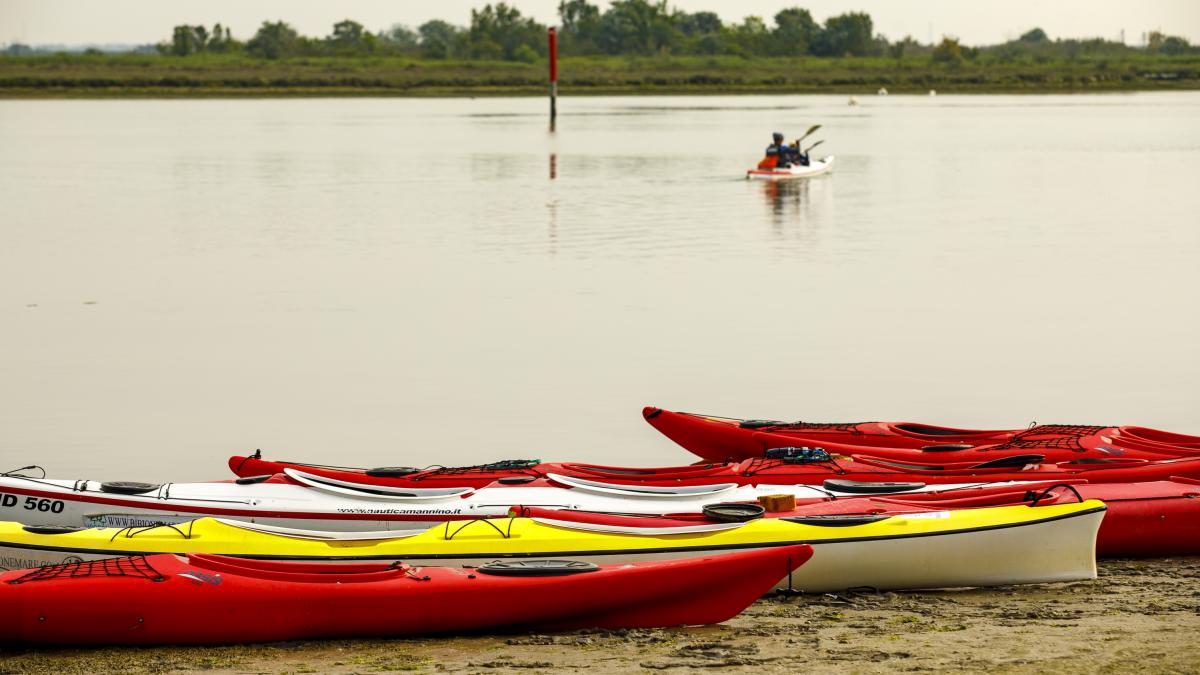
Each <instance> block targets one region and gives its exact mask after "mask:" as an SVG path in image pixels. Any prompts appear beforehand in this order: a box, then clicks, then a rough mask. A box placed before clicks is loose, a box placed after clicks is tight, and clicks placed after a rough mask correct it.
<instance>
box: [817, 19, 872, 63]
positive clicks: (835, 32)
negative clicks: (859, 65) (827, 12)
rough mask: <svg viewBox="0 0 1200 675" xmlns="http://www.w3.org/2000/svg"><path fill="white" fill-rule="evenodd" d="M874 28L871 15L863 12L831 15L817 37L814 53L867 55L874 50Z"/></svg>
mask: <svg viewBox="0 0 1200 675" xmlns="http://www.w3.org/2000/svg"><path fill="white" fill-rule="evenodd" d="M873 29H874V26H873V24H872V23H871V16H870V15H869V14H865V13H863V12H848V13H846V14H841V15H839V16H831V17H829V19H828V20H826V21H825V30H823V31H821V34H820V36H819V37H818V38H817V40H816V43H815V44H814V46H813V53H814V54H817V55H818V56H867V55H869V54H871V53H872V52H873V51H874V50H873V47H874V44H873V41H872V39H871V36H872V35H873V33H874V31H873Z"/></svg>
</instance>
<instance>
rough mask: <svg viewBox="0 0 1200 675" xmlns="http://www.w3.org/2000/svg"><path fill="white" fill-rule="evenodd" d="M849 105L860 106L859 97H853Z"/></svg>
mask: <svg viewBox="0 0 1200 675" xmlns="http://www.w3.org/2000/svg"><path fill="white" fill-rule="evenodd" d="M847 105H858V97H857V96H851V97H850V101H849V102H848V103H847Z"/></svg>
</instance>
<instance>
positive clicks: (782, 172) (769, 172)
mask: <svg viewBox="0 0 1200 675" xmlns="http://www.w3.org/2000/svg"><path fill="white" fill-rule="evenodd" d="M832 170H833V155H830V156H828V157H822V158H821V159H814V160H812V161H811V162H809V164H808V166H800V165H798V164H797V165H795V166H789V167H787V168H784V169H750V170H749V171H747V172H746V178H747V179H748V180H790V179H792V178H809V177H811V176H819V175H821V174H823V173H829V172H830V171H832Z"/></svg>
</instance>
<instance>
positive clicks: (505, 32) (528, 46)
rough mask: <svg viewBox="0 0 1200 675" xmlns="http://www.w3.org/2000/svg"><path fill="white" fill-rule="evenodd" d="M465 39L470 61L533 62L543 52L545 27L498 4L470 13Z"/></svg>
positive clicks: (512, 9) (517, 11)
mask: <svg viewBox="0 0 1200 675" xmlns="http://www.w3.org/2000/svg"><path fill="white" fill-rule="evenodd" d="M467 39H468V42H469V44H470V49H471V56H472V57H474V58H485V59H497V58H499V59H505V60H509V61H515V60H521V61H528V60H537V57H538V56H539V55H540V54H543V53H545V50H546V27H545V26H543V25H542V24H540V23H538V22H537V21H535V20H533V19H532V18H527V17H523V16H521V12H520V11H519V10H517V8H516V7H510V6H508V5H507V4H505V3H503V2H500V3H497V4H495V5H490V4H489V5H484V6H483V9H478V10H476V9H473V10H471V27H470V29H468V31H467Z"/></svg>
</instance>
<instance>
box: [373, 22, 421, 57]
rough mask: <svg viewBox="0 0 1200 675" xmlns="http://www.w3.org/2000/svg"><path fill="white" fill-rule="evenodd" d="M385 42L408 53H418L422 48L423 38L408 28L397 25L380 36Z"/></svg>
mask: <svg viewBox="0 0 1200 675" xmlns="http://www.w3.org/2000/svg"><path fill="white" fill-rule="evenodd" d="M380 37H381V38H383V40H384V41H385V42H387V43H388V44H390V45H392V46H393V47H396V48H398V49H400V50H403V51H406V52H412V51H416V50H417V48H418V47H420V46H421V36H420V35H418V34H417V32H416V31H415V30H413V29H411V28H409V27H408V26H405V25H403V24H399V23H398V24H395V25H393V26H392V27H391V28H389V29H387V31H385V32H383V33H382V34H380Z"/></svg>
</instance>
